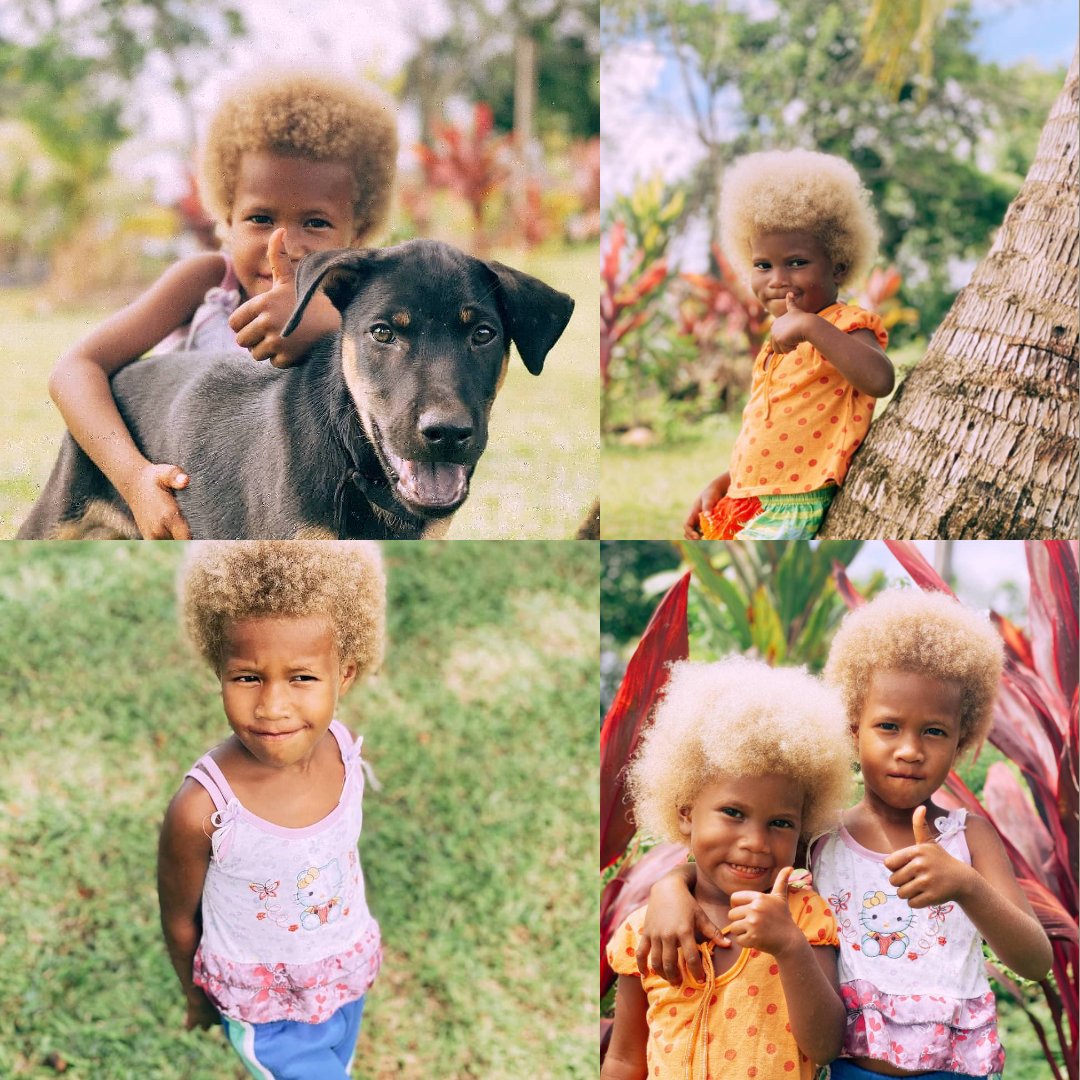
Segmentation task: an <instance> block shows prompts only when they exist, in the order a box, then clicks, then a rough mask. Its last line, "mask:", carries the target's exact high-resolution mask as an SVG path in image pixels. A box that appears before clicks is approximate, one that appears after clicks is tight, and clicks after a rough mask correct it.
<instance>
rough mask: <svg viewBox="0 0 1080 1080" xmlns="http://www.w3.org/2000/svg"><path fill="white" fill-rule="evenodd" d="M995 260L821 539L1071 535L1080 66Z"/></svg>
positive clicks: (865, 458)
mask: <svg viewBox="0 0 1080 1080" xmlns="http://www.w3.org/2000/svg"><path fill="white" fill-rule="evenodd" d="M1078 55H1080V54H1074V56H1073V61H1072V64H1071V66H1070V67H1069V73H1068V75H1067V76H1066V79H1065V87H1064V89H1063V90H1062V92H1061V95H1060V96H1059V97H1058V99H1057V101H1056V102H1055V104H1054V107H1053V108H1052V109H1051V110H1050V116H1049V119H1048V120H1047V122H1046V126H1045V127H1044V128H1043V132H1042V136H1041V137H1040V140H1039V148H1038V151H1037V153H1036V156H1035V161H1034V163H1033V164H1032V166H1031V169H1030V171H1029V172H1028V175H1027V178H1026V179H1025V181H1024V185H1023V187H1022V188H1021V189H1020V193H1019V194H1018V195H1017V197H1016V199H1015V200H1014V201H1013V203H1012V205H1011V206H1010V207H1009V210H1008V212H1007V213H1006V215H1005V221H1004V222H1003V224H1002V226H1001V229H1000V230H999V231H998V234H997V237H996V239H995V240H994V244H993V246H992V247H991V249H990V251H989V253H988V254H987V255H986V257H985V258H984V259H983V260H982V262H981V263H980V264H979V266H978V267H977V268H976V270H975V273H974V275H973V277H972V279H971V282H970V284H968V285H967V286H966V287H965V288H964V289H962V290H961V292H960V293H959V294H958V295H957V298H956V302H955V303H954V304H953V306H952V308H951V309H950V311H949V313H948V315H946V317H945V320H944V321H943V322H942V324H941V326H940V327H938V330H937V332H936V333H935V334H934V336H933V338H932V339H931V341H930V344H929V347H928V348H927V352H926V355H925V356H924V357H923V358H922V360H921V361H920V362H919V363H918V365H917V366H916V367H915V368H914V369H913V370H912V372H911V373H910V374H909V375H908V377H907V379H906V380H905V381H904V383H903V385H902V386H901V387H900V389H899V390H898V391H897V394H896V396H895V397H894V399H893V401H892V402H891V403H890V404H889V407H888V408H887V409H886V410H885V412H884V413H883V415H882V416H881V418H880V419H879V420H878V421H876V422H875V423H874V425H873V426H872V427H871V429H870V434H869V436H868V437H867V440H866V443H865V444H864V445H863V447H862V448H861V449H860V450H859V452H858V454H857V455H856V457H855V459H854V461H853V462H852V466H851V470H850V472H849V474H848V477H847V481H846V483H845V484H844V486H843V488H842V489H841V491H840V493H839V494H838V495H837V497H836V499H835V500H834V502H833V505H832V508H831V509H830V511H829V514H828V517H827V518H826V521H825V525H824V527H823V529H822V530H821V533H820V535H821V536H823V537H840V538H845V537H860V538H870V537H883V538H895V539H935V538H968V539H985V538H996V539H1000V538H1030V539H1039V540H1041V539H1050V538H1069V537H1075V536H1077V535H1078V532H1080V528H1078V515H1077V510H1078V507H1077V480H1078V475H1080V472H1078V456H1077V425H1078V421H1080V399H1078V396H1077V395H1078V379H1077V371H1078V360H1080V356H1078V342H1080V326H1078V316H1077V258H1078V255H1080V237H1078V221H1077V193H1078V183H1077V142H1078V137H1077V85H1078V80H1077V56H1078Z"/></svg>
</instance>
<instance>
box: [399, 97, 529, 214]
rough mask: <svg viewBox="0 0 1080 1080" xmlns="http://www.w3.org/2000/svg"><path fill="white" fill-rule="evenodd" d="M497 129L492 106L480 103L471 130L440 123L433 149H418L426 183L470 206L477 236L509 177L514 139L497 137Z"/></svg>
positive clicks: (433, 138)
mask: <svg viewBox="0 0 1080 1080" xmlns="http://www.w3.org/2000/svg"><path fill="white" fill-rule="evenodd" d="M494 126H495V120H494V116H493V114H492V111H491V106H489V105H486V104H484V103H483V102H477V103H476V105H475V106H474V108H473V125H472V130H471V131H464V130H462V128H460V127H458V126H457V125H456V124H450V123H446V124H441V125H439V126H438V127H436V128H435V130H434V131H433V133H432V142H433V143H434V146H426V145H424V144H423V143H419V144H418V145H417V146H416V155H417V157H418V158H419V160H420V165H421V166H422V168H423V170H424V175H425V177H426V179H427V182H428V183H429V184H430V185H431V186H432V187H433V188H447V189H449V190H450V191H452V192H454V194H456V195H459V196H461V198H462V199H464V200H465V202H467V203H468V205H469V209H470V211H471V212H472V218H473V225H474V227H475V229H476V231H477V233H479V232H481V230H482V228H483V224H484V211H485V209H486V207H487V205H488V202H489V201H490V199H491V198H492V196H493V195H495V194H496V193H498V191H499V190H500V189H501V188H502V187H503V186H504V185H505V183H506V181H507V179H508V178H509V176H510V166H509V163H508V160H507V156H508V153H509V149H510V145H511V142H512V137H511V136H509V135H496V134H495V131H494Z"/></svg>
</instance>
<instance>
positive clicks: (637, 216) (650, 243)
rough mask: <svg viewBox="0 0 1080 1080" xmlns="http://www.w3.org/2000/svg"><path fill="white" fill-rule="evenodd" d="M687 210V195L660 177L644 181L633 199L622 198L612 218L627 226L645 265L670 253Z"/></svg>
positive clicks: (629, 197)
mask: <svg viewBox="0 0 1080 1080" xmlns="http://www.w3.org/2000/svg"><path fill="white" fill-rule="evenodd" d="M685 209H686V192H685V191H684V190H683V189H682V188H679V187H671V186H669V185H667V184H665V183H664V181H663V179H662V178H661V177H659V176H654V177H653V178H652V179H651V180H646V181H643V182H641V183H639V184H637V186H636V187H635V188H634V190H633V191H632V192H631V193H630V194H629V195H619V196H618V197H617V198H616V199H615V201H614V203H613V205H612V210H611V214H612V217H613V218H615V219H618V220H619V221H624V222H626V228H627V231H628V232H629V234H630V238H631V240H632V242H633V246H634V248H635V250H637V251H640V252H641V257H642V259H643V260H644V261H645V262H653V261H655V260H657V259H659V258H661V257H662V256H663V255H664V253H665V252H666V251H667V249H668V245H669V244H670V243H671V239H672V237H673V236H674V234H675V232H676V230H677V229H678V227H679V224H680V223H681V221H682V217H683V212H684V211H685Z"/></svg>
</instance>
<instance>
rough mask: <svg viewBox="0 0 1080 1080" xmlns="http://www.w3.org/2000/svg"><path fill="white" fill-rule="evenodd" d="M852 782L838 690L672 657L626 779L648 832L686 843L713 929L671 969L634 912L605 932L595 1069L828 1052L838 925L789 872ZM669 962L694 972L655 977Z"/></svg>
mask: <svg viewBox="0 0 1080 1080" xmlns="http://www.w3.org/2000/svg"><path fill="white" fill-rule="evenodd" d="M851 779H852V771H851V752H850V740H849V739H848V738H847V737H846V730H845V722H844V715H843V707H842V705H841V702H840V699H839V696H838V695H837V694H836V693H835V692H834V691H832V690H830V689H829V688H828V687H826V686H824V685H823V684H822V683H821V682H819V681H818V680H816V679H814V678H813V677H811V676H810V675H808V674H806V672H804V671H801V670H796V669H784V668H770V667H769V666H768V665H767V664H764V663H761V662H757V661H751V660H746V659H743V658H741V657H733V658H729V659H727V660H723V661H720V662H718V663H712V664H700V663H690V662H684V663H680V664H676V665H674V666H673V668H672V672H671V680H670V682H669V684H668V687H667V690H666V692H665V695H664V698H663V700H662V702H661V704H660V705H659V706H658V708H657V710H656V714H655V717H654V719H653V721H652V724H651V726H650V727H649V728H648V729H647V731H646V733H645V735H644V737H643V740H642V744H641V748H640V750H639V752H638V754H637V755H636V757H635V759H634V762H633V764H632V765H631V767H630V771H629V776H628V780H629V790H630V792H631V795H632V798H633V802H634V812H635V819H636V821H637V824H638V826H639V828H640V829H641V830H642V831H643V832H645V833H648V834H653V835H657V836H662V837H664V838H665V839H667V840H669V841H671V842H673V843H677V844H683V845H685V846H686V847H688V848H689V851H690V854H691V855H692V856H693V858H694V860H695V863H694V867H693V870H694V872H695V873H694V883H693V888H694V894H695V897H696V901H697V903H698V904H700V905H701V907H702V909H703V910H704V911H706V912H708V913H709V915H710V917H711V918H712V920H713V922H714V923H715V925H716V926H723V927H724V929H723V931H722V933H721V934H719V935H717V937H716V939H714V941H707V940H706V941H703V942H701V943H700V944H699V943H698V942H697V941H696V940H695V938H694V936H693V934H692V933H690V934H689V935H688V936H687V939H686V941H685V943H684V944H685V954H684V955H680V953H679V952H674V951H673V952H672V953H671V955H670V956H669V957H667V958H664V959H665V960H668V961H670V965H669V963H665V962H664V961H663V960H661V959H660V958H659V957H657V958H654V959H653V960H652V962H651V963H650V962H649V947H648V939H647V936H646V935H645V934H644V930H643V923H644V919H645V914H646V910H645V908H641V909H639V910H638V911H635V912H634V913H633V914H631V915H630V916H629V917H628V918H627V920H626V921H625V923H624V924H623V925H622V926H621V927H620V928H619V929H618V930H617V931H616V932H615V934H614V935H613V937H612V940H611V942H610V944H609V947H608V957H609V960H610V963H611V966H612V969H613V970H614V971H615V972H617V973H618V975H619V986H618V996H617V998H616V1006H615V1026H614V1028H613V1031H612V1037H611V1044H610V1047H609V1049H608V1052H607V1056H606V1058H605V1060H604V1064H603V1069H602V1071H601V1077H602V1080H643V1078H644V1077H646V1076H649V1077H652V1076H666V1075H669V1074H670V1075H672V1076H675V1075H680V1076H681V1075H683V1074H684V1073H685V1075H691V1074H692V1075H694V1076H699V1075H700V1076H704V1075H705V1074H706V1073H708V1074H709V1075H710V1076H728V1075H732V1076H733V1075H735V1073H736V1070H737V1072H738V1075H740V1076H755V1075H758V1076H762V1077H765V1076H773V1075H776V1076H779V1075H783V1076H789V1075H790V1076H793V1077H801V1078H803V1080H809V1078H810V1077H812V1076H813V1075H814V1065H813V1063H814V1062H818V1063H824V1062H826V1061H828V1060H830V1059H831V1058H832V1057H833V1056H835V1054H836V1052H837V1050H838V1049H839V1047H840V1040H841V1035H842V1031H843V1020H844V1010H843V1006H842V1004H841V1002H840V998H839V996H838V993H837V979H836V948H835V946H836V923H835V920H834V918H833V915H832V912H831V911H830V909H829V907H828V905H827V904H825V902H824V901H823V900H822V899H821V897H820V896H818V895H817V894H816V893H815V892H813V890H812V889H810V888H809V887H808V886H806V885H805V884H804V883H803V882H802V881H801V880H792V878H791V874H792V870H793V867H794V865H795V861H796V850H797V848H798V846H799V841H800V839H801V838H806V837H809V836H811V835H813V834H814V833H816V832H818V831H820V830H822V829H826V828H829V827H831V825H832V824H833V823H834V822H835V821H836V819H837V815H838V814H839V811H840V808H841V807H842V806H843V805H844V802H845V798H846V796H847V793H848V791H849V790H850V786H851ZM732 943H734V944H735V946H736V948H732V947H731V945H732ZM714 946H715V947H714ZM684 960H685V966H684ZM676 963H677V965H678V969H677V970H678V971H679V975H680V976H681V975H685V974H686V973H687V969H688V968H689V969H691V971H696V972H697V974H696V977H695V976H693V975H691V977H690V978H689V979H688V980H687V985H685V986H683V987H681V988H680V986H679V985H678V983H679V982H682V981H683V980H682V979H681V977H680V978H678V979H677V980H676V981H675V982H673V981H672V980H671V979H670V978H668V977H667V976H665V974H664V973H663V972H664V970H665V969H666V968H667V967H669V966H674V965H675V964H676ZM669 1070H670V1073H669Z"/></svg>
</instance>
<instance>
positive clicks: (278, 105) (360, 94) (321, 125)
mask: <svg viewBox="0 0 1080 1080" xmlns="http://www.w3.org/2000/svg"><path fill="white" fill-rule="evenodd" d="M397 150H398V131H397V116H396V113H395V110H394V106H393V104H392V103H391V101H390V100H389V98H387V97H386V95H384V94H383V93H382V92H381V91H380V90H378V89H376V88H375V87H374V86H370V85H368V84H365V83H359V82H354V81H350V80H347V79H339V78H333V77H331V76H328V75H323V74H317V73H314V72H297V71H295V70H292V69H289V70H270V71H267V70H266V69H262V70H260V71H259V72H258V73H257V74H255V75H251V76H248V77H247V78H245V79H242V80H241V81H239V82H237V83H235V84H234V85H233V86H232V87H231V88H230V89H229V90H228V91H227V92H226V95H225V97H224V99H223V100H222V102H221V103H220V105H219V106H218V108H217V111H216V112H215V113H214V116H213V119H212V120H211V122H210V128H209V131H208V132H207V135H206V141H205V143H204V146H203V152H202V157H201V160H200V192H201V194H202V198H203V200H204V201H205V203H206V205H207V208H208V209H209V210H210V213H211V214H212V215H213V217H214V218H215V219H216V220H217V221H218V222H219V223H225V222H228V221H229V219H230V217H231V215H232V206H233V200H234V198H235V196H236V181H237V176H238V175H239V171H240V158H241V156H242V155H243V154H245V153H266V154H277V155H280V156H282V157H293V158H306V159H308V160H310V161H320V162H327V161H330V162H340V163H342V164H344V165H346V166H348V168H349V170H350V172H351V173H352V176H353V226H354V228H355V230H356V237H357V242H360V241H362V240H365V239H367V238H368V237H370V236H371V234H372V233H374V232H375V231H376V230H378V228H379V227H380V226H381V225H382V224H383V223H384V221H385V220H386V215H387V213H388V212H389V209H390V197H391V194H392V191H393V186H394V174H395V171H396V168H397Z"/></svg>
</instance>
